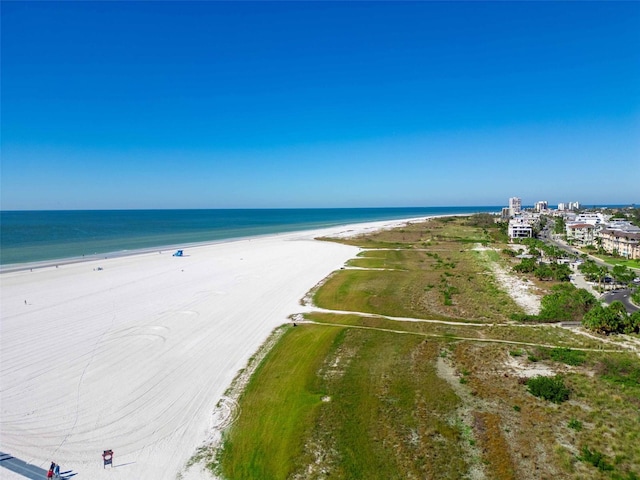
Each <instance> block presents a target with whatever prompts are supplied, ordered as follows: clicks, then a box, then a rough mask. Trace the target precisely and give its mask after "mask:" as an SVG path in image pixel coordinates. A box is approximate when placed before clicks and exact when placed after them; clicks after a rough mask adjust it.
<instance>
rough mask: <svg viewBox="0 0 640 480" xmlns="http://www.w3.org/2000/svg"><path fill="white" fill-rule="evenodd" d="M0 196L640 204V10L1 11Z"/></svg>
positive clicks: (160, 204)
mask: <svg viewBox="0 0 640 480" xmlns="http://www.w3.org/2000/svg"><path fill="white" fill-rule="evenodd" d="M1 18H2V20H1V21H2V25H1V27H2V29H1V35H2V56H1V66H2V69H1V75H2V78H1V80H2V82H1V88H2V91H1V94H2V102H1V104H2V107H1V108H2V112H1V113H2V115H1V121H2V123H1V129H2V131H1V133H2V140H1V142H2V143H1V149H2V151H1V160H0V161H1V164H0V167H1V170H0V173H1V175H0V186H1V187H2V188H1V193H0V208H1V209H3V210H43V209H52V210H56V209H148V208H154V209H156V208H158V209H159V208H331V207H398V206H403V207H410V206H445V205H446V206H464V205H505V204H506V203H505V202H507V201H508V199H509V198H510V197H513V196H518V197H520V198H522V204H523V205H533V204H534V203H535V202H537V201H541V200H545V201H547V202H549V206H550V207H553V206H554V205H557V204H558V203H561V202H573V201H579V202H580V203H581V204H582V205H584V206H585V207H588V206H591V205H605V204H631V203H635V202H640V194H639V192H640V188H639V187H638V186H639V185H640V35H639V34H638V25H640V2H31V1H30V2H2V17H1Z"/></svg>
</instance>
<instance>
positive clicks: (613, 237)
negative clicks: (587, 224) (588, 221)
mask: <svg viewBox="0 0 640 480" xmlns="http://www.w3.org/2000/svg"><path fill="white" fill-rule="evenodd" d="M598 237H599V238H600V245H601V246H602V248H603V249H604V250H605V251H606V252H608V253H611V254H613V255H620V256H622V257H625V258H628V259H636V258H640V232H625V231H623V230H613V229H610V228H605V229H603V230H601V231H600V233H599V234H598Z"/></svg>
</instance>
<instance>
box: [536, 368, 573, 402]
mask: <svg viewBox="0 0 640 480" xmlns="http://www.w3.org/2000/svg"><path fill="white" fill-rule="evenodd" d="M527 388H528V389H529V392H530V393H531V394H532V395H535V396H536V397H540V398H544V399H545V400H549V401H550V402H553V403H562V402H564V401H565V400H568V399H569V394H570V393H571V390H569V388H568V387H567V386H566V385H565V384H564V380H563V378H562V377H560V376H558V375H556V376H555V377H543V376H537V377H533V378H530V379H529V380H527Z"/></svg>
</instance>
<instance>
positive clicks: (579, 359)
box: [549, 348, 586, 367]
mask: <svg viewBox="0 0 640 480" xmlns="http://www.w3.org/2000/svg"><path fill="white" fill-rule="evenodd" d="M549 356H550V357H551V359H552V360H555V361H556V362H562V363H565V364H567V365H572V366H574V367H576V366H578V365H582V364H583V363H584V362H585V356H586V353H585V352H583V351H581V350H571V349H570V348H553V349H552V350H551V352H550V353H549Z"/></svg>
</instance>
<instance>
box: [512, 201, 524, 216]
mask: <svg viewBox="0 0 640 480" xmlns="http://www.w3.org/2000/svg"><path fill="white" fill-rule="evenodd" d="M521 210H522V200H521V199H520V198H519V197H511V198H510V199H509V215H511V216H512V217H513V216H514V215H517V214H518V213H520V211H521Z"/></svg>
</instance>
